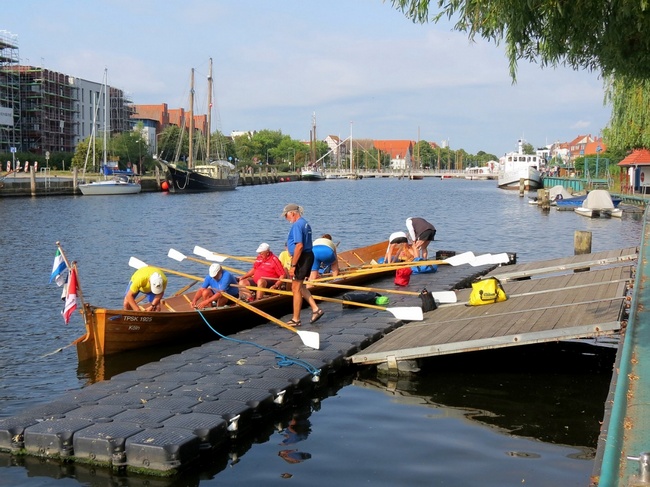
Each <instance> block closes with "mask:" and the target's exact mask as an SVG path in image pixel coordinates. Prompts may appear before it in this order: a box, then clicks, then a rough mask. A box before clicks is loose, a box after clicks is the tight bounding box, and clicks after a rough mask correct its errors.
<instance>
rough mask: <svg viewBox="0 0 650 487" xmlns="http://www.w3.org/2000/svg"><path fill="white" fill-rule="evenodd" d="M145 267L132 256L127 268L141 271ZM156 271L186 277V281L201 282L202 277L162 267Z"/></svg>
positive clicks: (144, 264)
mask: <svg viewBox="0 0 650 487" xmlns="http://www.w3.org/2000/svg"><path fill="white" fill-rule="evenodd" d="M147 265H148V264H147V263H146V262H142V261H141V260H140V259H138V258H136V257H133V256H132V257H131V258H130V259H129V266H130V267H133V268H134V269H141V268H142V267H146V266H147ZM156 267H158V266H156ZM158 269H160V270H161V271H163V272H167V273H169V274H176V275H177V276H181V277H187V278H188V279H192V280H194V281H203V277H199V276H193V275H192V274H185V273H184V272H178V271H173V270H171V269H165V268H164V267H158Z"/></svg>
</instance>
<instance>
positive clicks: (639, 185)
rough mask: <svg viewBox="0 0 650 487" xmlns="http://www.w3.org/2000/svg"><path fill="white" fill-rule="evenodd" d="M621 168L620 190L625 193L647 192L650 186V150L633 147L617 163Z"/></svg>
mask: <svg viewBox="0 0 650 487" xmlns="http://www.w3.org/2000/svg"><path fill="white" fill-rule="evenodd" d="M618 165H619V166H620V167H621V169H624V170H622V171H621V190H622V191H623V192H625V193H644V194H645V193H647V192H648V187H649V186H650V150H648V149H635V150H633V151H632V152H631V153H630V155H628V156H627V157H626V158H625V159H623V160H622V161H621V162H619V163H618Z"/></svg>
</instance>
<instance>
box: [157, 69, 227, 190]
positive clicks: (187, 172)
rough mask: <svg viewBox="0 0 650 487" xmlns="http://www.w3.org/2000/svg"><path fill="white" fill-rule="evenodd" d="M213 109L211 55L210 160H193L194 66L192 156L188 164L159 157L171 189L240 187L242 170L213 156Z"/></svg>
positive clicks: (209, 97)
mask: <svg viewBox="0 0 650 487" xmlns="http://www.w3.org/2000/svg"><path fill="white" fill-rule="evenodd" d="M211 111H212V58H210V71H209V74H208V124H207V125H208V133H207V143H206V146H207V148H206V156H205V159H206V161H208V162H207V164H199V165H195V164H194V159H193V158H194V68H192V79H191V90H190V112H189V124H190V125H189V134H190V139H189V157H188V160H187V165H184V164H181V163H178V162H167V161H165V160H163V159H160V158H159V159H158V161H159V162H160V163H161V164H162V165H163V167H164V168H165V169H167V172H168V175H169V178H168V179H169V188H170V191H172V192H194V193H198V192H206V191H228V190H233V189H236V188H237V185H238V184H239V173H238V172H237V170H236V168H235V166H234V165H233V164H231V163H230V162H229V161H226V160H224V159H219V158H218V157H217V160H214V161H212V160H210V130H211V128H210V124H211Z"/></svg>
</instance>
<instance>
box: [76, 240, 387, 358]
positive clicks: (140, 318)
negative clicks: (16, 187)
mask: <svg viewBox="0 0 650 487" xmlns="http://www.w3.org/2000/svg"><path fill="white" fill-rule="evenodd" d="M387 245H388V242H387V241H384V242H379V243H377V244H373V245H370V246H367V247H361V248H358V249H354V250H350V251H347V252H341V253H340V254H339V255H338V257H339V267H340V269H341V278H340V280H337V283H344V284H351V285H356V284H362V283H364V282H368V281H369V280H371V279H374V278H377V277H379V276H381V275H383V274H385V273H388V272H392V271H391V270H383V269H379V270H377V269H365V268H361V266H367V265H369V264H370V263H371V262H372V260H373V259H374V260H378V259H379V258H381V257H383V255H384V253H385V252H386V247H387ZM357 268H359V269H357ZM312 290H313V292H314V294H317V295H324V296H328V295H329V296H331V295H332V294H336V293H337V292H340V291H339V290H337V289H335V288H331V287H318V285H315V286H314V287H313V288H312ZM194 292H195V291H186V292H185V293H184V294H180V295H178V296H172V297H170V298H165V299H164V308H163V311H157V312H147V311H125V310H121V309H107V308H101V307H96V306H91V305H89V304H86V306H85V307H84V318H85V322H86V334H85V335H84V336H83V337H80V338H79V339H77V341H76V346H77V355H78V358H79V361H80V362H82V361H85V360H89V359H92V358H95V357H101V356H105V355H112V354H116V353H120V352H126V351H129V350H136V349H141V348H146V347H156V346H163V345H169V344H180V343H189V342H192V343H196V342H201V341H209V340H214V339H216V338H217V335H216V334H215V332H214V331H213V330H211V329H210V326H212V327H213V328H214V329H215V330H217V331H218V332H219V333H221V334H222V335H228V334H232V333H235V332H237V331H240V330H244V329H247V328H251V327H253V326H255V325H257V324H259V323H261V322H263V321H266V320H265V319H264V318H262V317H260V316H259V315H258V314H256V313H254V312H251V311H250V310H248V309H246V308H244V307H241V306H223V307H219V308H208V309H205V310H203V311H201V313H198V312H197V311H196V310H195V309H193V308H192V306H191V300H192V297H193V296H194ZM252 305H253V306H255V307H256V308H258V309H260V310H262V311H265V312H266V313H268V314H271V315H274V316H281V315H283V314H286V313H289V312H290V311H291V308H292V296H285V295H271V296H269V297H265V298H263V299H260V300H258V301H254V302H253V303H252ZM206 322H207V323H206ZM208 323H209V325H210V326H208Z"/></svg>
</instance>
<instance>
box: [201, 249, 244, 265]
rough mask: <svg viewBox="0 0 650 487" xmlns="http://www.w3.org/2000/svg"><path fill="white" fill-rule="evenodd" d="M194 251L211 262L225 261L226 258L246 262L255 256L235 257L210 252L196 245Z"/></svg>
mask: <svg viewBox="0 0 650 487" xmlns="http://www.w3.org/2000/svg"><path fill="white" fill-rule="evenodd" d="M194 253H195V254H196V255H199V256H201V257H203V258H204V259H208V260H211V261H213V262H219V263H221V262H223V261H225V260H226V259H233V260H241V261H243V262H248V263H253V262H255V258H253V257H237V256H235V255H225V254H217V253H216V252H212V251H211V250H208V249H204V248H203V247H199V246H198V245H196V246H195V247H194Z"/></svg>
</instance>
